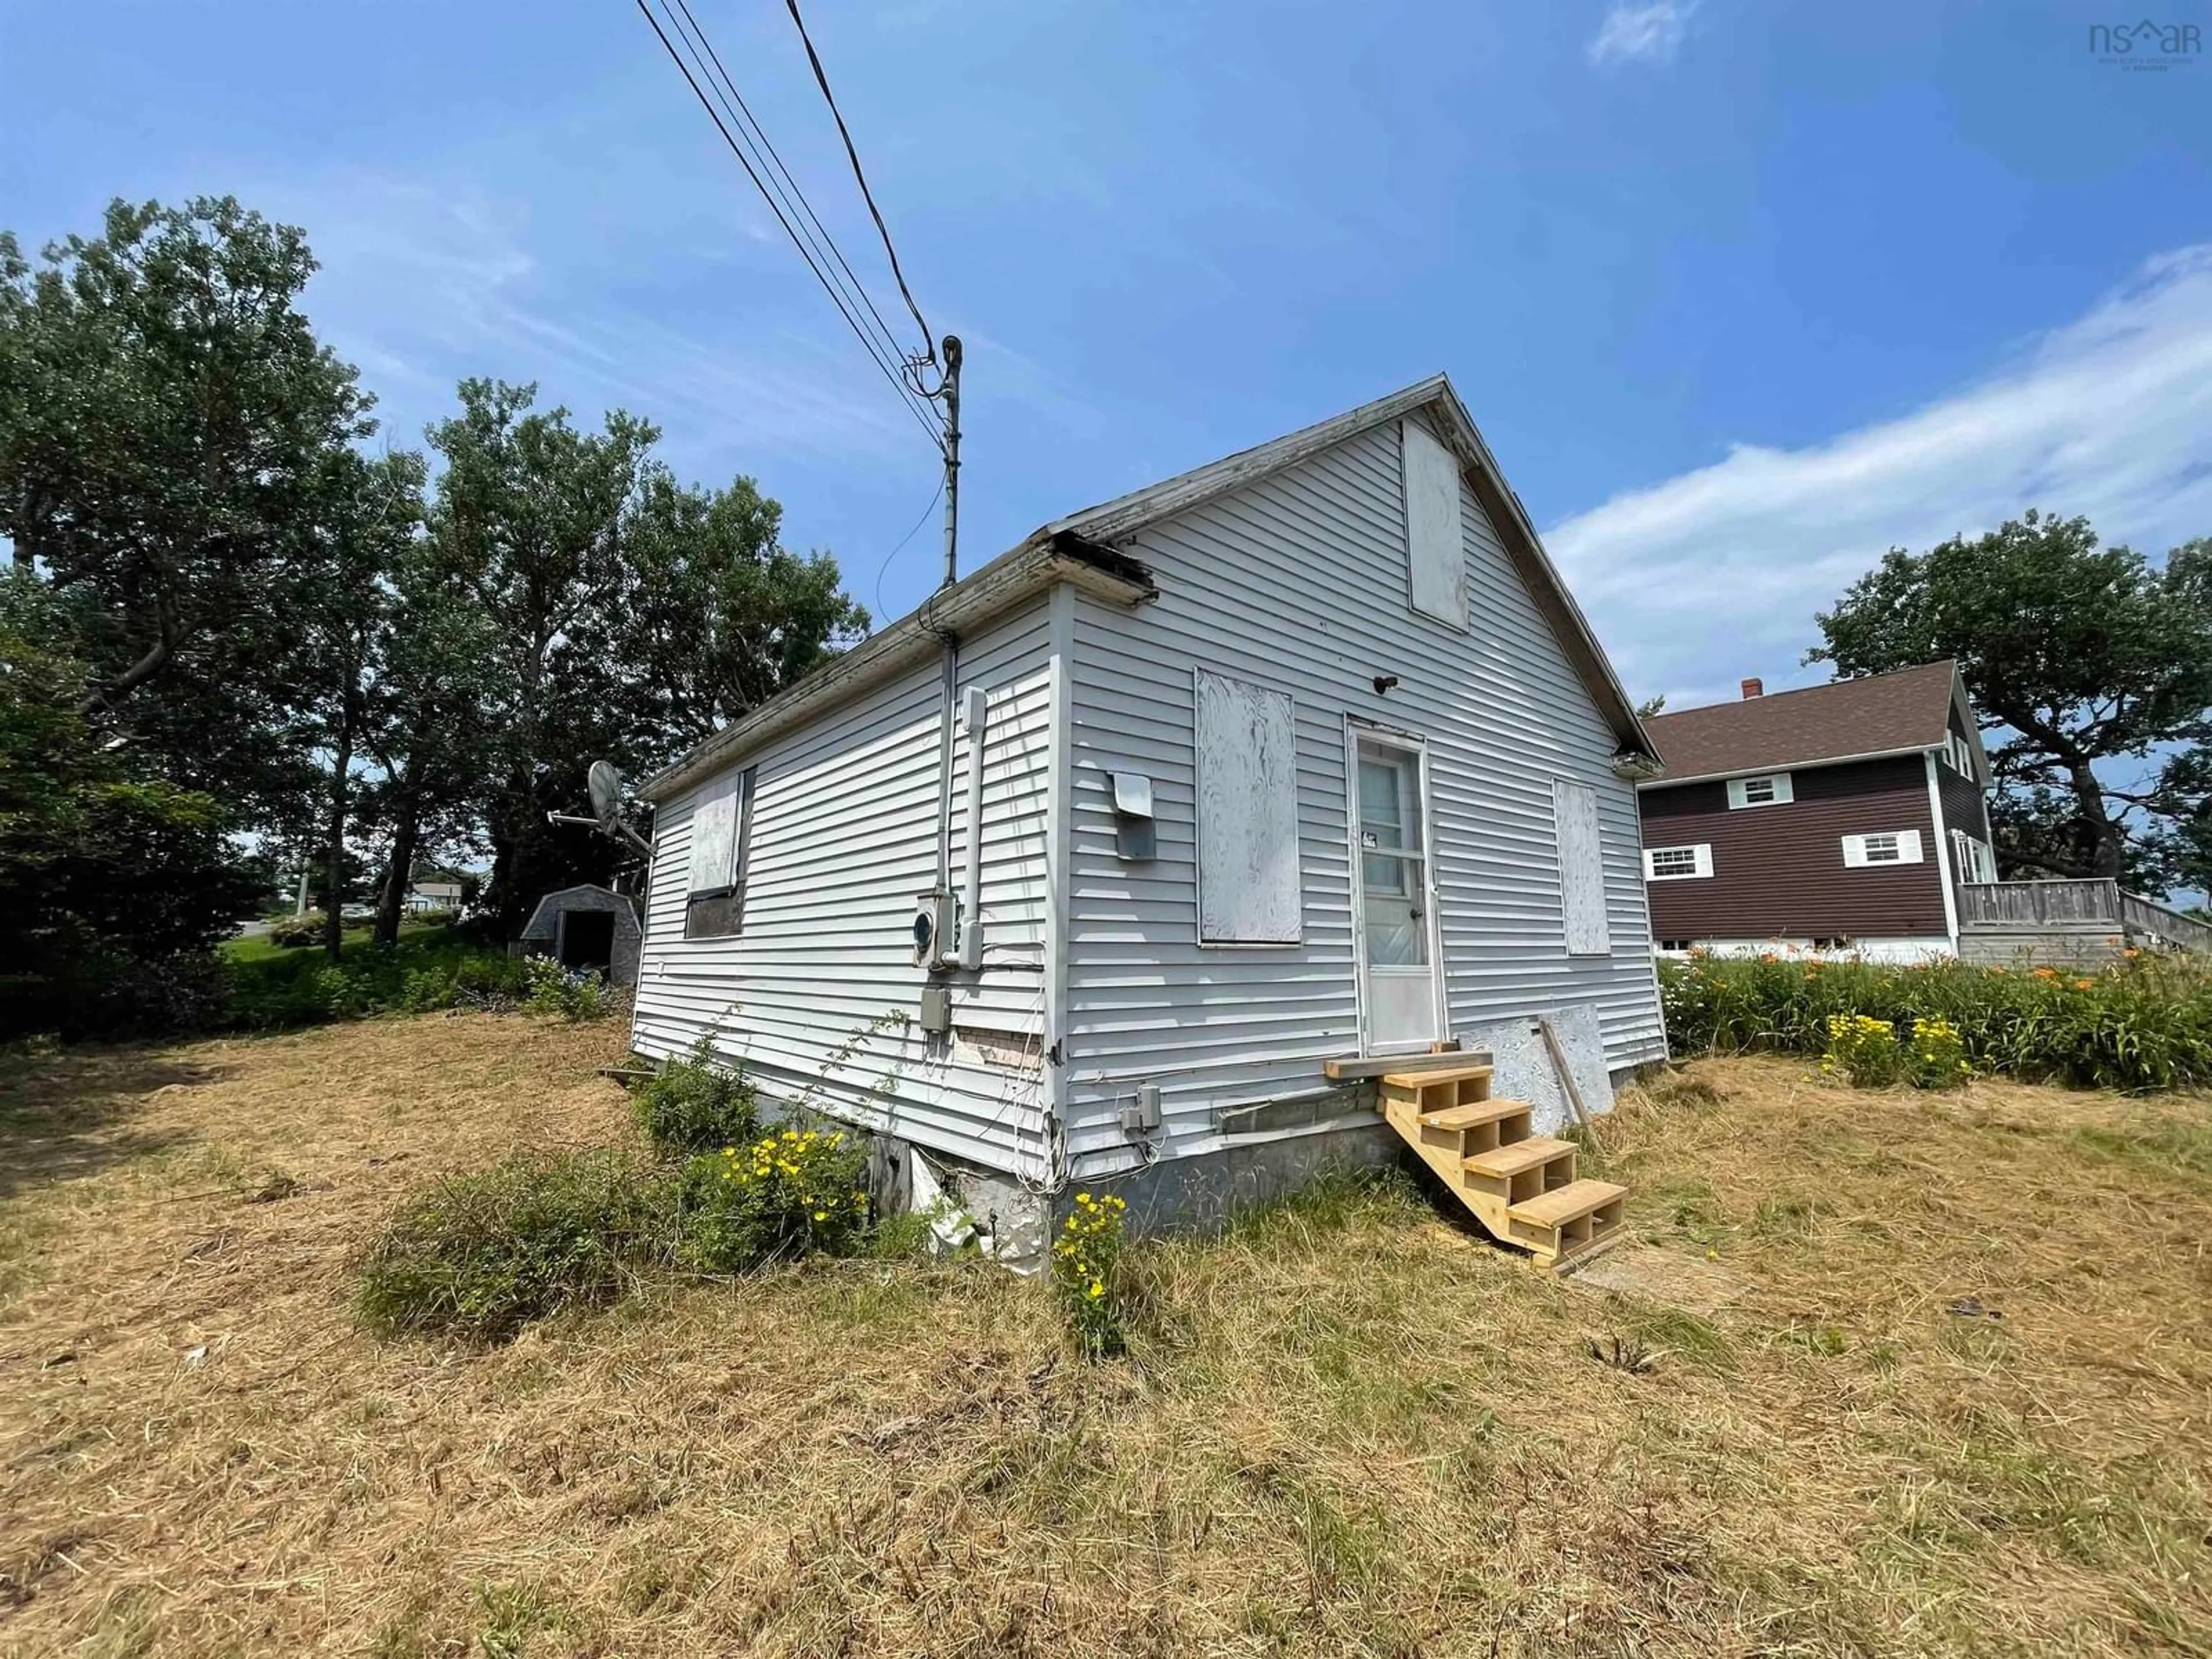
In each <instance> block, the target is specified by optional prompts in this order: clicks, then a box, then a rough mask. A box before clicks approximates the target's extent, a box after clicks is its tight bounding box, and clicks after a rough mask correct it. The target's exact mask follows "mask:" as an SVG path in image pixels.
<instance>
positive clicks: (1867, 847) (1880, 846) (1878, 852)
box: [1844, 829, 1920, 869]
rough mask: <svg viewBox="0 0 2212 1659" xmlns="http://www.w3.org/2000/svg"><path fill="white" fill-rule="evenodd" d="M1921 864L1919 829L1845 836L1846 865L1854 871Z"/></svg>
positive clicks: (1877, 831) (1880, 831)
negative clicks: (1865, 868) (1875, 865)
mask: <svg viewBox="0 0 2212 1659" xmlns="http://www.w3.org/2000/svg"><path fill="white" fill-rule="evenodd" d="M1919 862H1920V832H1919V831H1918V830H1917V829H1878V830H1873V831H1870V832H1869V833H1868V834H1866V835H1863V836H1844V864H1845V865H1846V866H1850V868H1853V869H1857V868H1858V867H1859V866H1862V865H1869V864H1917V863H1919Z"/></svg>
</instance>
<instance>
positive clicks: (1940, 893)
mask: <svg viewBox="0 0 2212 1659" xmlns="http://www.w3.org/2000/svg"><path fill="white" fill-rule="evenodd" d="M1761 691H1762V688H1761V686H1760V685H1759V682H1758V681H1757V680H1746V681H1744V683H1743V697H1742V700H1741V702H1729V703H1717V704H1715V705H1714V706H1712V707H1711V708H1686V709H1684V710H1683V711H1682V712H1681V713H1680V714H1659V715H1656V716H1654V717H1652V718H1650V719H1649V720H1645V721H1644V730H1645V731H1647V732H1650V735H1651V738H1652V740H1653V741H1654V742H1655V743H1656V744H1657V746H1658V749H1659V756H1660V761H1661V763H1662V766H1663V768H1664V770H1662V772H1661V773H1660V775H1658V776H1657V777H1656V778H1654V779H1652V780H1650V781H1648V782H1645V783H1643V784H1641V785H1639V786H1638V790H1637V802H1638V807H1639V808H1640V810H1641V812H1642V817H1643V823H1644V890H1645V892H1646V894H1647V895H1648V896H1649V898H1650V910H1651V933H1652V937H1653V939H1656V941H1657V942H1658V945H1659V948H1660V949H1661V950H1662V951H1685V950H1690V949H1692V948H1698V949H1705V950H1714V951H1747V950H1763V949H1771V948H1774V947H1777V946H1794V947H1796V948H1798V949H1802V950H1808V951H1822V952H1832V953H1837V954H1843V953H1857V954H1860V955H1865V956H1869V957H1884V958H1890V959H1905V960H1909V959H1911V958H1915V957H1929V956H1951V955H1955V954H1956V953H1957V951H1958V945H1959V919H1958V903H1957V900H1956V897H1955V896H1954V884H1955V883H1959V882H1966V881H1995V880H1996V860H1995V859H1994V857H1993V855H1992V854H1991V850H1990V821H1989V813H1988V810H1987V805H1986V793H1987V790H1988V787H1989V759H1988V757H1987V756H1985V755H1984V753H1983V751H1982V744H1981V738H1980V737H1979V735H1978V732H1977V730H1976V725H1975V720H1974V714H1973V710H1972V708H1971V707H1970V706H1969V705H1968V703H1967V702H1966V687H1965V685H1964V684H1962V683H1961V681H1960V678H1959V672H1958V669H1957V666H1956V665H1954V664H1952V663H1948V662H1936V663H1928V664H1924V665H1922V666H1920V667H1918V668H1905V669H1900V670H1899V671H1897V672H1895V673H1893V674H1874V675H1869V676H1868V677H1867V678H1863V679H1855V680H1837V681H1834V682H1832V683H1831V684H1827V685H1815V686H1808V687H1807V688H1806V689H1805V690H1801V691H1778V692H1777V693H1775V694H1774V695H1773V696H1762V695H1761Z"/></svg>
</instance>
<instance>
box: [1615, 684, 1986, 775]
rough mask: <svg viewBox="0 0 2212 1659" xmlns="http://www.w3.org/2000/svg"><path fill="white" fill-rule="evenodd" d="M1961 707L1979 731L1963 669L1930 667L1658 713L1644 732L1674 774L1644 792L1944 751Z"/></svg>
mask: <svg viewBox="0 0 2212 1659" xmlns="http://www.w3.org/2000/svg"><path fill="white" fill-rule="evenodd" d="M1954 706H1955V707H1957V708H1959V709H1960V711H1961V713H1962V714H1964V715H1965V720H1964V722H1963V723H1964V725H1965V726H1966V730H1967V731H1968V732H1973V731H1974V729H1975V722H1974V719H1973V716H1972V713H1971V711H1968V710H1967V709H1966V691H1965V688H1964V686H1963V685H1962V684H1961V683H1960V678H1959V671H1958V665H1956V664H1954V663H1951V662H1930V663H1923V664H1921V665H1919V666H1918V667H1917V668H1900V669H1898V670H1896V671H1894V672H1892V673H1887V674H1869V675H1866V676H1864V677H1863V678H1858V679H1850V680H1831V681H1830V682H1829V683H1828V684H1826V685H1811V686H1807V687H1804V688H1803V689H1802V690H1796V691H1775V692H1770V693H1769V694H1767V695H1766V696H1759V697H1746V698H1744V699H1742V700H1741V702H1720V703H1713V704H1711V705H1710V706H1708V707H1706V708H1685V709H1683V710H1682V711H1681V712H1680V714H1654V715H1651V716H1650V718H1648V719H1647V720H1645V721H1644V728H1645V730H1647V731H1648V732H1650V734H1651V736H1652V738H1654V739H1655V740H1656V742H1657V744H1658V745H1659V758H1660V763H1661V765H1662V768H1663V770H1662V772H1661V774H1660V775H1659V776H1658V777H1657V778H1656V779H1654V780H1653V781H1651V782H1650V783H1649V784H1646V785H1645V786H1644V787H1646V788H1651V787H1661V788H1663V787H1666V786H1667V785H1668V784H1673V783H1687V782H1690V781H1693V780H1704V779H1708V778H1716V777H1730V776H1735V775H1741V774H1743V773H1746V772H1761V771H1779V770H1782V769H1785V768H1788V767H1792V766H1811V765H1814V764H1816V763H1821V762H1826V761H1839V760H1858V759H1863V758H1871V757H1875V756H1877V755H1895V754H1904V753H1909V752H1911V751H1915V750H1923V749H1940V748H1942V746H1943V740H1944V738H1946V737H1947V736H1948V734H1949V732H1950V729H1951V711H1952V709H1953V708H1954ZM1973 741H1974V750H1975V762H1976V765H1977V767H1978V769H1980V771H1981V772H1982V774H1983V775H1984V778H1986V777H1987V775H1988V767H1987V763H1986V762H1985V761H1984V757H1982V754H1981V744H1980V739H1979V738H1974V740H1973Z"/></svg>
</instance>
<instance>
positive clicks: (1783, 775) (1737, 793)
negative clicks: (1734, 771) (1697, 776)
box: [1728, 772, 1794, 807]
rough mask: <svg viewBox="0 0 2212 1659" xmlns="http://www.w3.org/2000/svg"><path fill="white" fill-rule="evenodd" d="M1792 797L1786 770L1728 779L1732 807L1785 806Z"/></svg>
mask: <svg viewBox="0 0 2212 1659" xmlns="http://www.w3.org/2000/svg"><path fill="white" fill-rule="evenodd" d="M1728 799H1729V805H1730V806H1733V807H1746V806H1787V805H1789V804H1790V801H1791V799H1794V797H1793V796H1792V794H1791V793H1790V775H1789V774H1788V773H1787V772H1768V773H1764V774H1762V775H1759V776H1758V777H1752V778H1730V779H1729V785H1728Z"/></svg>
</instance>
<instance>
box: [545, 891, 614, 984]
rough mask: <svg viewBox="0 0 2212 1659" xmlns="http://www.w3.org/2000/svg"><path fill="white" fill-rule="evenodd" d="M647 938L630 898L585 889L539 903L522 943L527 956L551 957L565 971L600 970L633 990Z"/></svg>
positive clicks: (609, 977) (554, 896) (568, 892)
mask: <svg viewBox="0 0 2212 1659" xmlns="http://www.w3.org/2000/svg"><path fill="white" fill-rule="evenodd" d="M643 939H644V931H643V930H642V929H641V927H639V926H638V921H637V909H636V907H635V905H633V904H632V903H631V902H630V901H629V899H627V898H625V897H624V896H623V895H622V894H620V893H617V892H616V891H615V890H613V889H612V888H611V887H594V886H591V885H589V884H586V885H585V886H581V887H563V888H562V889H561V890H559V891H558V892H555V893H548V894H547V895H546V896H544V898H542V899H540V900H538V908H536V909H535V910H532V912H531V913H530V920H529V921H528V922H527V923H526V924H525V926H524V927H523V929H522V937H521V944H522V951H523V954H524V955H525V956H532V957H552V958H553V959H554V960H555V961H556V962H557V963H560V964H561V965H562V967H563V968H597V969H600V970H601V971H603V972H604V973H605V975H606V976H607V981H608V983H610V984H611V985H635V984H636V983H637V957H638V951H639V947H640V945H641V944H642V942H643Z"/></svg>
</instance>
